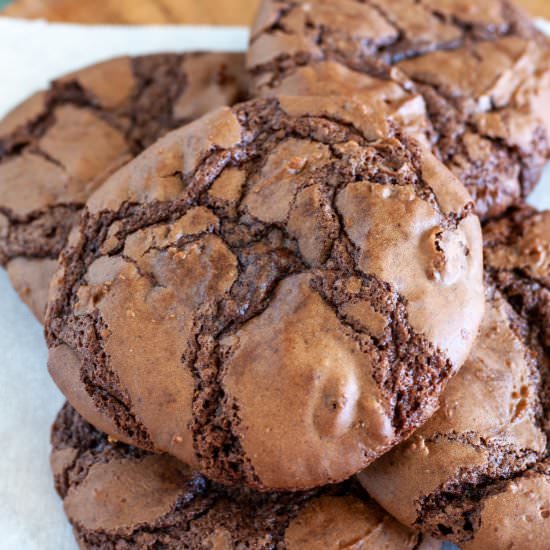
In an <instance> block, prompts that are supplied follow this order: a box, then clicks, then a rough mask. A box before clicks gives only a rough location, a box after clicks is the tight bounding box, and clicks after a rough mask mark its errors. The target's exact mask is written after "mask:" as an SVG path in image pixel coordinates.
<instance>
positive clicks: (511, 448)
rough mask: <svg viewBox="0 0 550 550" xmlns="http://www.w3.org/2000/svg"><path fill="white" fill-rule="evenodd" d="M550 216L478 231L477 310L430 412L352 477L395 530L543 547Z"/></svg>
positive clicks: (549, 490) (486, 546) (549, 411)
mask: <svg viewBox="0 0 550 550" xmlns="http://www.w3.org/2000/svg"><path fill="white" fill-rule="evenodd" d="M549 254H550V212H544V213H537V212H535V211H533V210H532V209H530V208H528V207H526V208H523V209H520V210H518V211H515V212H513V213H511V214H510V215H509V216H508V217H506V218H504V219H502V220H499V221H498V222H493V223H491V224H489V225H488V226H487V228H486V232H485V258H486V265H487V268H486V269H487V287H488V291H487V294H488V297H487V307H486V313H485V318H484V321H483V323H482V328H481V332H480V336H479V339H478V341H477V342H476V344H475V346H474V350H473V352H472V354H471V356H470V358H469V359H468V361H466V363H465V364H464V366H463V367H462V369H461V371H460V372H459V373H458V374H457V376H456V377H455V378H454V379H453V380H451V382H450V383H449V385H448V387H447V389H446V390H445V392H444V394H443V396H442V398H441V409H440V410H439V411H438V412H437V413H436V414H435V415H434V416H433V417H432V419H431V420H430V421H429V422H428V423H426V424H425V425H424V426H423V427H422V428H421V429H420V430H418V431H417V432H416V433H415V434H414V435H413V436H412V437H411V438H410V439H409V440H408V441H407V442H405V443H403V444H402V445H400V446H398V447H396V448H395V449H393V450H392V451H391V452H390V453H388V454H387V455H386V456H384V457H382V458H381V459H380V460H379V461H377V462H376V463H375V464H373V465H372V466H371V467H370V468H368V469H367V470H365V471H364V472H363V473H362V474H360V475H359V479H360V481H361V483H362V484H363V485H364V487H365V488H366V489H367V490H368V491H369V494H370V495H371V496H373V497H374V498H375V499H376V500H377V501H378V502H379V503H380V504H381V505H382V506H384V507H385V508H386V509H387V510H388V511H389V512H390V513H392V514H394V515H395V517H397V519H398V520H400V521H402V522H403V523H404V524H405V525H409V526H412V527H414V528H418V529H421V530H422V531H423V532H426V533H432V534H434V535H436V536H439V537H441V538H447V539H449V540H452V541H453V542H456V543H457V544H459V545H460V546H461V548H463V549H464V550H491V549H495V550H498V549H501V548H517V549H522V548H529V549H530V550H544V549H545V548H547V547H548V540H549V537H550V522H549V521H548V517H549V513H550V464H549V458H548V457H549V454H548V440H547V438H548V434H549V433H550V431H549V427H550V422H549V420H548V419H549V415H550V407H549V405H550V383H549V382H550V369H549V366H550V361H549V358H550V353H549V350H550V347H549V345H548V344H549V340H548V326H549V325H548V319H549V316H550V288H549V285H548V283H549V278H548V275H549V273H550V270H549V263H548V262H549V258H550V255H549Z"/></svg>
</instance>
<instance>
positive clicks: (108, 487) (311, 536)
mask: <svg viewBox="0 0 550 550" xmlns="http://www.w3.org/2000/svg"><path fill="white" fill-rule="evenodd" d="M52 446H53V449H52V454H51V464H52V471H53V474H54V479H55V484H56V489H57V491H58V493H59V495H60V496H61V497H62V499H63V503H64V507H65V512H66V514H67V517H68V519H69V521H70V522H71V524H72V525H73V528H74V533H75V536H76V538H77V540H78V543H79V545H80V548H82V549H99V548H101V549H111V548H113V549H114V548H116V549H117V550H124V549H127V548H153V547H154V548H157V547H159V548H164V549H167V550H168V549H176V548H177V549H181V548H189V549H191V548H192V549H193V550H202V549H204V550H207V549H208V550H231V549H237V548H251V549H255V550H261V549H265V550H268V549H273V548H277V549H280V550H314V549H319V550H321V549H322V550H338V549H340V548H362V549H365V550H389V549H395V548H399V549H400V550H436V549H437V548H439V547H440V543H437V542H435V541H433V540H430V539H425V540H424V541H422V537H421V536H420V535H419V534H417V533H414V532H412V531H410V530H408V529H406V528H404V527H403V526H401V525H400V524H398V523H397V522H396V521H395V520H394V519H392V518H391V517H390V516H389V515H387V514H385V513H384V512H383V511H382V510H381V509H380V508H379V507H378V506H377V505H376V504H374V503H373V502H372V501H371V500H369V498H368V497H367V495H366V494H365V493H364V491H362V490H361V488H360V487H359V485H358V484H357V483H355V484H354V483H352V482H347V483H344V484H341V485H338V486H333V487H327V488H324V489H319V490H316V491H310V492H308V493H292V494H288V493H287V494H285V493H256V492H254V491H249V490H246V489H227V488H224V487H223V486H220V485H216V484H215V483H212V482H209V481H208V480H207V479H206V478H204V477H202V476H201V475H200V474H197V473H195V472H192V471H191V470H190V469H189V468H188V467H186V466H185V465H183V464H181V463H179V462H177V461H176V460H175V459H174V458H172V457H169V456H167V455H152V454H150V453H146V452H143V451H140V450H139V449H136V448H133V447H129V446H127V445H123V444H121V443H116V442H115V441H113V440H109V439H108V438H107V436H105V435H103V434H101V433H100V432H98V431H97V430H95V429H94V428H92V426H91V425H90V424H88V423H87V422H85V421H84V420H83V419H82V417H80V416H79V415H78V413H76V411H75V410H74V409H72V408H71V407H70V406H68V405H65V407H64V408H63V409H62V410H61V412H60V413H59V415H58V417H57V420H56V422H55V424H54V426H53V429H52Z"/></svg>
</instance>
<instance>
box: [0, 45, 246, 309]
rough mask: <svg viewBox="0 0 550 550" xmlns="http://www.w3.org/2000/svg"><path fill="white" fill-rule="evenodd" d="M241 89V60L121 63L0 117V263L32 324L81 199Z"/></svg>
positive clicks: (192, 57) (172, 57) (209, 57)
mask: <svg viewBox="0 0 550 550" xmlns="http://www.w3.org/2000/svg"><path fill="white" fill-rule="evenodd" d="M244 89H245V84H244V60H243V58H242V56H241V55H237V54H186V55H176V54H166V55H153V56H146V57H137V58H134V59H132V58H127V57H125V58H119V59H113V60H111V61H107V62H104V63H100V64H99V65H95V66H92V67H89V68H86V69H83V70H81V71H78V72H76V73H73V74H70V75H67V76H65V77H63V78H60V79H59V80H57V81H55V82H54V83H53V84H52V85H51V87H50V89H49V90H47V91H44V92H39V93H38V94H36V95H34V96H33V97H32V98H30V99H29V100H28V101H26V102H25V103H23V104H22V105H21V106H19V107H18V108H16V109H15V110H14V111H12V112H11V113H10V114H8V115H7V116H6V118H5V119H4V120H2V121H0V263H1V264H2V265H4V266H5V267H7V270H8V273H9V275H10V278H11V280H12V282H13V284H14V286H15V288H16V290H17V291H18V293H19V294H20V296H21V297H22V298H23V299H24V300H25V302H26V303H27V304H28V305H29V306H30V307H31V309H32V310H33V312H34V313H35V315H36V316H37V317H38V318H39V319H42V317H43V315H44V311H45V306H46V298H47V292H48V285H49V280H50V278H51V276H52V275H53V272H54V271H55V266H56V259H57V256H58V254H59V252H60V251H61V249H62V247H63V245H64V244H65V241H66V238H67V235H68V232H69V230H70V228H71V227H72V225H73V223H74V222H75V220H77V219H78V216H79V212H80V209H81V208H82V206H83V205H84V203H85V202H86V199H87V198H88V197H89V196H90V194H91V193H92V192H93V191H94V190H95V189H96V188H97V187H98V186H99V185H100V184H101V183H102V182H103V181H104V180H105V179H106V178H107V177H108V176H109V175H110V174H112V173H113V172H114V171H115V170H116V169H118V168H119V167H120V166H121V165H123V164H124V163H125V162H127V161H129V160H130V159H131V158H133V157H134V156H135V155H137V154H138V153H140V152H141V151H142V150H143V149H144V148H145V147H147V146H148V145H150V144H151V143H153V142H154V141H155V140H156V139H157V138H159V137H160V136H161V135H163V134H165V133H166V132H167V131H169V130H171V129H173V128H175V127H176V126H179V125H181V124H182V123H185V122H189V121H190V120H192V119H195V118H197V117H199V116H201V115H203V114H204V113H206V112H207V111H208V110H210V109H211V108H215V107H219V106H221V105H230V104H233V103H235V102H236V101H238V100H240V99H243V98H244Z"/></svg>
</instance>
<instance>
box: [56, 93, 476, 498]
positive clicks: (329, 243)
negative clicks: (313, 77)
mask: <svg viewBox="0 0 550 550" xmlns="http://www.w3.org/2000/svg"><path fill="white" fill-rule="evenodd" d="M469 200H470V199H469V196H468V194H467V193H466V191H465V189H464V188H463V187H462V185H461V184H460V183H459V182H458V180H456V179H455V178H454V177H453V176H452V174H451V173H450V172H449V171H447V170H446V169H445V168H444V167H443V166H442V165H440V164H439V163H438V162H437V161H436V160H435V158H434V157H433V156H432V155H431V154H429V153H425V152H423V151H422V150H421V149H419V148H418V147H417V146H416V145H415V144H414V143H410V142H409V141H407V139H405V138H403V137H402V136H401V135H400V134H399V132H398V131H397V130H395V129H394V127H393V126H392V125H390V124H388V123H387V122H386V120H385V119H384V117H382V116H381V115H380V113H378V112H373V111H371V110H369V109H368V108H367V107H366V106H365V105H363V104H361V103H357V102H354V101H347V100H345V99H343V98H342V99H338V100H334V99H333V98H330V99H329V98H320V97H318V98H307V97H306V98H296V97H294V98H281V99H280V100H276V99H271V100H256V101H252V102H249V103H244V104H241V105H239V106H236V107H235V108H233V109H229V108H226V109H220V110H218V111H216V112H213V113H211V114H209V115H207V116H206V117H204V118H203V119H201V120H199V121H197V122H196V123H193V124H191V125H189V126H187V127H185V128H182V129H180V130H177V131H175V132H173V133H171V134H169V135H168V136H166V138H164V139H162V140H160V141H159V142H158V143H157V144H155V145H154V146H153V147H151V148H150V149H148V150H147V151H146V152H145V153H143V155H142V156H140V157H139V158H138V159H136V160H135V161H133V162H132V163H130V164H128V165H127V166H126V167H124V168H123V169H122V170H120V171H119V172H118V173H117V174H115V175H114V176H113V177H112V178H111V179H110V180H109V181H108V182H107V183H106V184H105V185H104V186H103V187H102V189H101V190H99V191H98V192H97V193H96V194H95V195H94V196H93V197H92V198H91V199H90V201H89V202H88V205H87V208H86V210H85V213H84V215H83V219H82V222H81V225H80V227H79V229H78V230H75V231H74V233H73V234H72V237H71V239H70V243H69V246H68V247H67V249H66V251H65V252H64V255H63V257H62V261H61V268H60V270H59V272H58V274H57V276H56V279H55V282H54V284H53V285H52V293H51V302H50V307H49V318H48V328H47V332H48V341H49V347H50V358H49V368H50V372H51V374H52V376H53V378H54V380H55V381H56V382H57V384H58V385H59V387H60V388H61V389H62V391H63V392H64V393H65V394H66V396H67V397H68V399H69V401H71V403H72V404H73V405H74V406H75V407H76V409H77V410H78V411H79V412H80V413H81V414H83V415H84V416H85V417H86V418H87V419H88V420H89V421H90V422H92V423H93V424H95V425H96V426H97V427H98V428H99V429H102V430H104V431H106V432H108V433H110V434H111V435H113V436H115V437H117V438H118V439H120V440H123V441H126V442H131V443H133V444H135V445H137V446H141V447H143V448H145V449H148V450H157V451H162V452H166V453H169V454H172V455H174V456H176V457H177V458H179V459H180V460H182V461H183V462H185V463H187V464H190V465H191V466H192V467H194V468H196V469H198V470H200V471H201V472H202V473H204V474H205V475H207V476H209V477H210V478H212V479H214V480H216V481H222V482H224V483H227V484H243V483H244V484H247V485H249V486H252V487H255V488H261V489H276V490H296V489H305V488H311V487H316V486H320V485H324V484H326V483H328V482H338V481H342V480H344V479H346V478H348V477H349V476H350V475H352V474H354V473H356V472H358V471H359V470H361V469H362V468H363V467H364V466H366V465H367V464H369V463H370V462H371V461H372V460H374V459H375V458H376V457H377V456H380V455H381V454H382V453H384V452H385V451H387V450H388V449H389V448H391V447H392V446H394V445H395V444H396V443H398V442H399V441H400V440H401V439H403V438H404V437H405V436H406V435H408V434H410V433H411V431H412V430H414V429H415V428H416V427H417V426H418V425H420V424H421V423H423V422H424V421H425V420H427V418H428V417H429V416H431V414H432V413H433V412H434V411H435V409H436V408H437V405H438V396H439V394H440V392H441V391H442V389H443V387H444V386H445V384H446V382H447V380H448V379H449V378H450V377H451V376H452V375H453V374H454V373H455V371H456V370H457V369H458V367H459V366H460V365H461V364H462V363H463V361H464V360H465V359H466V357H467V354H468V353H469V350H470V348H471V345H472V343H473V341H474V338H475V335H476V333H477V330H478V326H479V322H480V320H481V317H482V312H483V306H484V299H483V285H482V268H481V263H482V258H481V256H482V247H481V234H480V226H479V221H478V219H477V217H476V216H475V215H473V214H472V213H471V212H472V208H471V206H472V205H471V203H470V202H469Z"/></svg>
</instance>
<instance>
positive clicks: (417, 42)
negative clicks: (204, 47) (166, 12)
mask: <svg viewBox="0 0 550 550" xmlns="http://www.w3.org/2000/svg"><path fill="white" fill-rule="evenodd" d="M247 65H248V69H249V71H250V73H251V75H252V78H253V82H254V85H253V91H254V93H255V94H256V95H260V96H263V97H266V96H267V97H270V96H272V95H274V94H287V95H288V94H295V95H319V94H320V95H327V94H340V95H344V96H346V97H356V98H358V99H360V100H363V101H366V102H368V103H372V102H378V103H379V102H382V103H383V104H384V105H385V108H386V110H387V112H388V113H389V114H390V115H391V116H393V117H394V118H395V119H396V120H397V121H398V122H400V123H401V124H403V125H404V126H405V127H407V129H408V130H412V132H413V133H414V135H415V136H416V137H421V138H422V139H424V140H425V141H426V140H427V141H429V142H430V143H431V144H432V145H433V148H434V150H435V151H436V152H437V153H438V155H439V156H440V157H441V159H442V160H443V162H444V163H445V164H446V165H447V166H448V167H449V168H450V169H451V170H452V171H453V172H454V173H455V175H457V176H458V177H459V179H461V180H462V181H463V183H464V184H465V185H466V187H467V189H468V191H469V192H470V193H471V195H472V197H473V198H474V201H475V204H476V208H477V212H478V214H479V215H480V217H482V218H484V219H486V218H490V217H494V216H497V215H499V214H501V213H503V212H504V211H505V210H506V209H507V208H508V207H510V206H511V205H514V204H516V203H518V202H520V200H521V199H522V198H524V197H525V196H527V195H528V193H529V192H530V191H531V190H532V189H533V187H534V186H535V185H536V183H537V182H538V181H539V179H540V175H541V172H542V168H543V167H544V164H545V162H546V159H547V158H548V156H549V155H550V48H549V47H548V40H547V39H546V38H545V37H544V36H542V35H541V34H540V33H539V32H538V31H536V29H535V28H534V27H533V25H532V23H531V22H530V21H529V20H528V18H527V17H526V16H525V15H524V14H523V13H521V12H520V11H519V10H518V9H516V8H515V7H513V6H512V4H511V3H509V2H507V1H506V0H484V1H483V2H481V1H478V0H445V1H441V0H367V1H363V0H361V1H359V0H342V1H340V2H333V1H332V0H314V1H312V0H307V1H306V0H296V1H295V0H264V1H263V2H262V4H261V7H260V11H259V13H258V16H257V18H256V21H255V24H254V26H253V29H252V38H251V45H250V51H249V54H248V61H247ZM426 117H427V120H428V122H426V121H425V122H424V123H423V122H422V119H423V118H424V119H425V118H426Z"/></svg>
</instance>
